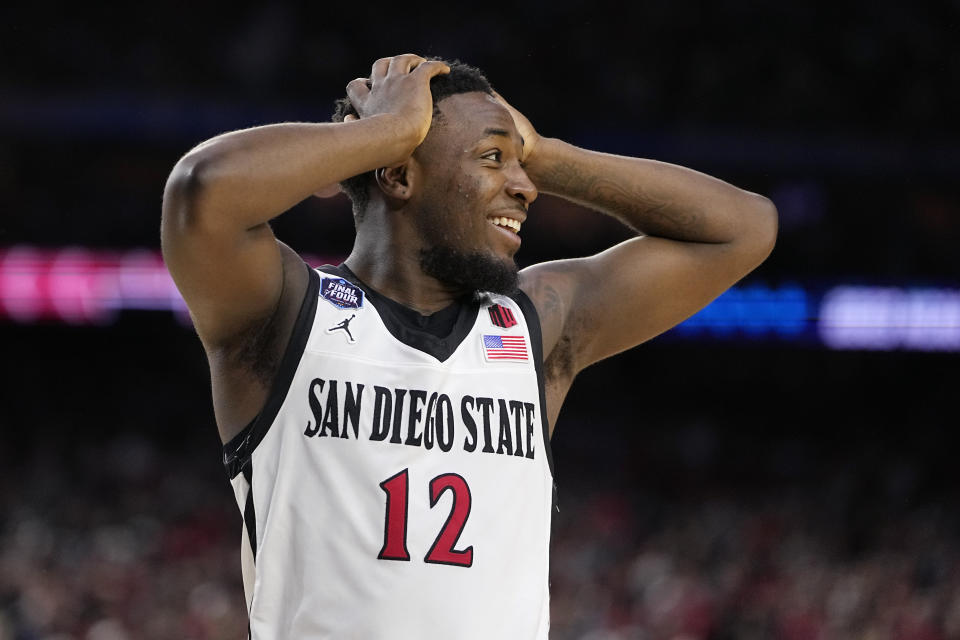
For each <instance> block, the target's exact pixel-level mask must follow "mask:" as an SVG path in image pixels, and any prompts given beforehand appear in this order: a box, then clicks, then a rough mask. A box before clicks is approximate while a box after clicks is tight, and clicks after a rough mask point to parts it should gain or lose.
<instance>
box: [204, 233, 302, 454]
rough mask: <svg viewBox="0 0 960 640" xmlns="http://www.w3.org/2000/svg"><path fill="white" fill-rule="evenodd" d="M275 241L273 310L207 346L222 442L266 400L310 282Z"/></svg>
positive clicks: (299, 262)
mask: <svg viewBox="0 0 960 640" xmlns="http://www.w3.org/2000/svg"><path fill="white" fill-rule="evenodd" d="M278 245H279V246H280V253H281V257H282V262H283V289H282V292H281V294H280V298H279V300H278V302H277V306H276V308H275V309H274V311H273V313H272V314H270V315H269V316H268V317H267V318H265V319H261V320H258V321H255V322H251V323H250V324H249V325H247V326H246V327H245V328H243V329H242V330H241V331H239V332H237V333H236V334H235V335H234V336H232V337H231V339H229V340H226V341H224V342H222V343H220V344H218V345H215V346H213V345H205V349H206V351H207V358H208V360H209V363H210V377H211V384H212V391H213V404H214V412H215V414H216V418H217V427H218V429H219V430H220V436H221V439H222V440H223V441H224V442H227V441H228V440H230V439H231V438H232V437H233V436H234V435H236V433H238V432H239V431H240V430H241V429H243V427H244V426H246V425H247V424H248V423H249V422H250V421H251V420H252V419H253V418H254V417H256V415H257V414H258V413H259V412H260V410H261V409H262V408H263V406H264V404H265V403H266V400H267V396H268V395H269V391H270V388H271V386H272V384H273V380H274V378H275V377H276V374H277V371H278V369H279V367H280V361H281V360H282V358H283V354H284V352H285V350H286V348H287V344H288V343H289V342H290V337H291V335H292V333H293V328H294V325H295V324H296V320H297V315H298V313H299V311H300V307H301V305H302V303H303V298H304V295H305V294H306V291H307V286H308V284H309V280H310V273H309V269H308V267H307V265H306V263H304V261H303V259H302V258H300V256H299V255H297V254H296V252H294V251H293V250H292V249H291V248H290V247H288V246H287V245H285V244H283V243H281V242H278Z"/></svg>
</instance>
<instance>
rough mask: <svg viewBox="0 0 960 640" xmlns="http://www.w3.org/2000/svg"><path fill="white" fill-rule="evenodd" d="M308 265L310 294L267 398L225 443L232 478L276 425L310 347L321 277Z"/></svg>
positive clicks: (224, 452) (225, 457)
mask: <svg viewBox="0 0 960 640" xmlns="http://www.w3.org/2000/svg"><path fill="white" fill-rule="evenodd" d="M306 267H307V269H308V270H309V274H310V279H309V282H308V283H307V293H306V295H305V296H304V298H303V302H302V303H301V304H300V311H298V312H297V319H296V321H295V323H294V325H293V333H291V334H290V342H289V343H287V348H286V349H285V350H284V352H283V358H282V359H281V360H280V367H279V368H278V369H277V375H276V377H274V379H273V383H272V384H271V385H270V391H269V393H268V394H267V401H266V403H265V404H264V405H263V409H262V410H261V411H260V413H258V414H257V416H256V417H255V418H254V419H253V420H251V421H250V424H248V425H247V426H245V427H244V428H243V430H242V431H240V433H238V434H237V435H235V436H234V437H233V438H231V439H230V441H229V442H228V443H226V444H225V445H223V465H224V467H225V468H226V471H227V477H229V478H230V479H231V480H232V479H233V478H235V477H237V474H239V473H240V472H241V470H242V469H243V467H244V465H245V464H246V463H247V461H248V460H250V456H251V455H253V450H254V449H256V448H257V445H258V444H260V442H261V441H262V440H263V438H264V436H266V435H267V431H268V430H269V429H270V425H271V424H273V421H274V420H275V419H276V417H277V413H279V412H280V407H281V406H282V405H283V401H284V399H286V397H287V391H288V390H289V389H290V384H291V383H292V382H293V376H294V374H295V373H296V372H297V367H298V366H299V364H300V358H301V356H302V355H303V350H304V349H305V348H306V346H307V338H309V337H310V328H311V326H312V325H313V319H314V316H316V314H317V299H318V296H319V292H320V276H319V275H317V272H316V270H314V269H313V268H312V267H311V266H310V265H306Z"/></svg>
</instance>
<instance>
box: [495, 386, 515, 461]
mask: <svg viewBox="0 0 960 640" xmlns="http://www.w3.org/2000/svg"><path fill="white" fill-rule="evenodd" d="M497 406H498V407H499V409H500V441H499V443H498V444H497V453H506V454H507V455H510V454H512V453H513V440H512V439H511V437H510V414H509V413H508V412H507V403H506V401H504V400H503V399H502V398H500V399H498V400H497ZM504 445H506V447H504Z"/></svg>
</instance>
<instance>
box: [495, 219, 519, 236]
mask: <svg viewBox="0 0 960 640" xmlns="http://www.w3.org/2000/svg"><path fill="white" fill-rule="evenodd" d="M490 222H491V223H492V224H495V225H496V226H498V227H506V228H507V229H510V230H511V231H513V232H514V233H519V232H520V222H519V221H518V220H514V219H513V218H507V217H505V216H501V217H499V218H490Z"/></svg>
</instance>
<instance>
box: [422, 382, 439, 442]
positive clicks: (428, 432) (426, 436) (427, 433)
mask: <svg viewBox="0 0 960 640" xmlns="http://www.w3.org/2000/svg"><path fill="white" fill-rule="evenodd" d="M437 395H438V394H437V392H436V391H434V392H433V393H431V394H430V399H429V400H427V426H426V428H425V429H424V430H423V448H424V449H427V450H429V449H433V429H434V427H435V422H436V420H434V418H433V411H434V409H436V406H437Z"/></svg>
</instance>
